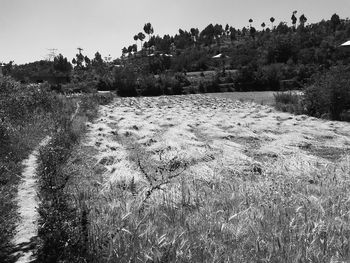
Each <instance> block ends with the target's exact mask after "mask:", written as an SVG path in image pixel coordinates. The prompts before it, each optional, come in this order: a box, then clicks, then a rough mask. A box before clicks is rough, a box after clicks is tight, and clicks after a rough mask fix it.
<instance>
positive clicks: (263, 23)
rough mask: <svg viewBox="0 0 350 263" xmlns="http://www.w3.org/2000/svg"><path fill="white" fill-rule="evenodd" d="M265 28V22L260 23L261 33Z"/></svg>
mask: <svg viewBox="0 0 350 263" xmlns="http://www.w3.org/2000/svg"><path fill="white" fill-rule="evenodd" d="M265 26H266V24H265V22H262V24H261V27H262V29H263V31H264V30H265Z"/></svg>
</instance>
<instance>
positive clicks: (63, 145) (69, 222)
mask: <svg viewBox="0 0 350 263" xmlns="http://www.w3.org/2000/svg"><path fill="white" fill-rule="evenodd" d="M111 98H112V97H110V96H102V97H101V96H98V95H85V96H83V97H80V98H79V101H77V100H76V99H73V100H72V101H71V105H74V104H72V102H77V103H76V108H75V109H74V107H71V110H68V111H66V112H65V113H64V114H62V115H61V118H60V119H59V122H58V129H57V130H56V132H55V133H54V134H53V136H52V139H51V141H50V143H49V144H48V145H47V146H46V147H45V148H43V149H42V150H41V151H40V155H39V168H38V175H39V178H40V191H39V197H40V200H41V203H40V207H39V214H40V222H39V240H40V243H39V247H38V255H37V256H38V257H37V260H38V262H58V261H61V260H66V262H75V261H77V260H78V259H79V258H80V256H79V255H80V254H82V245H81V240H80V237H76V236H74V233H75V229H76V228H77V227H78V226H79V219H78V218H77V217H76V216H75V210H74V208H72V207H71V206H69V203H68V200H69V197H70V196H69V195H66V193H65V191H64V189H65V188H66V185H67V183H68V182H69V180H71V178H70V176H71V175H68V174H66V173H64V172H63V169H64V166H65V164H66V162H67V160H68V158H69V157H70V156H71V154H72V153H71V151H72V148H73V146H74V145H75V144H76V143H77V142H79V139H80V137H81V135H82V134H84V132H85V123H86V122H87V121H88V120H91V119H92V118H93V117H94V116H96V113H97V106H98V105H99V103H107V102H109V101H110V100H111ZM78 105H79V106H78ZM77 107H78V108H77ZM66 108H67V109H69V107H66ZM73 237H74V238H73ZM73 241H74V242H73ZM72 255H74V257H73V256H72Z"/></svg>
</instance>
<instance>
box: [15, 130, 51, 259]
mask: <svg viewBox="0 0 350 263" xmlns="http://www.w3.org/2000/svg"><path fill="white" fill-rule="evenodd" d="M49 141H50V137H49V136H47V137H46V138H45V139H43V140H42V141H41V142H40V144H39V145H38V147H37V148H36V149H35V150H34V151H33V152H32V153H31V154H30V155H29V157H28V158H27V159H25V160H24V161H23V162H22V164H23V166H24V170H23V173H22V180H21V183H20V185H19V186H18V193H17V198H16V202H17V204H18V213H19V216H20V220H19V223H18V225H17V227H16V234H15V236H14V238H13V240H12V243H13V244H14V246H15V248H16V251H17V252H15V254H14V256H17V257H18V256H19V257H18V259H17V261H16V262H17V263H27V262H31V261H32V260H33V259H32V256H33V252H34V251H33V239H34V238H35V237H36V236H37V235H38V219H39V214H38V211H37V208H38V207H39V200H38V196H37V191H38V189H37V176H36V169H37V166H38V164H37V158H38V154H39V149H40V148H41V147H44V146H46V145H47V144H48V142H49Z"/></svg>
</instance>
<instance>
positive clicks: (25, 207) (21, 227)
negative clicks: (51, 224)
mask: <svg viewBox="0 0 350 263" xmlns="http://www.w3.org/2000/svg"><path fill="white" fill-rule="evenodd" d="M79 109H80V102H77V104H76V109H75V111H74V113H73V114H72V116H71V117H70V121H73V119H74V118H75V116H76V115H77V114H78V112H79ZM50 140H51V137H50V136H47V137H45V138H44V139H43V140H42V141H41V142H40V144H39V145H38V146H37V147H36V148H35V149H34V151H33V152H32V153H31V154H30V155H29V156H28V158H27V159H25V160H24V161H23V162H22V164H23V166H24V170H23V172H22V180H21V183H20V185H19V186H18V193H17V198H16V202H17V204H18V214H19V217H20V220H19V222H18V225H17V227H16V234H15V236H14V238H13V240H12V244H13V245H14V247H15V252H14V254H13V256H14V257H17V260H16V263H29V262H33V261H34V260H35V258H34V257H33V256H34V252H35V238H36V237H37V236H38V219H39V213H38V210H37V208H38V207H39V200H38V195H37V192H38V186H37V175H36V170H37V166H38V163H37V159H38V154H39V149H40V148H42V147H45V146H46V145H47V144H48V143H49V141H50Z"/></svg>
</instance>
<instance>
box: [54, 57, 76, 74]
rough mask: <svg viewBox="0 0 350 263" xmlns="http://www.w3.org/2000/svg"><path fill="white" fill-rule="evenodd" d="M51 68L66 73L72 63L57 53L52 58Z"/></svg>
mask: <svg viewBox="0 0 350 263" xmlns="http://www.w3.org/2000/svg"><path fill="white" fill-rule="evenodd" d="M53 68H54V69H55V70H56V71H60V72H64V73H68V72H70V71H71V69H72V65H71V64H70V63H69V62H68V60H67V58H65V57H63V55H62V54H59V55H58V56H56V57H55V58H54V60H53Z"/></svg>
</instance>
